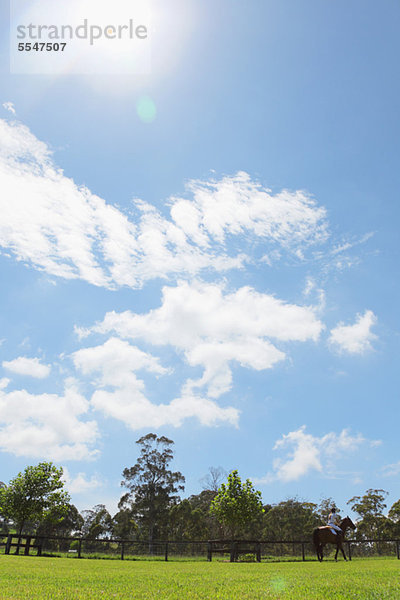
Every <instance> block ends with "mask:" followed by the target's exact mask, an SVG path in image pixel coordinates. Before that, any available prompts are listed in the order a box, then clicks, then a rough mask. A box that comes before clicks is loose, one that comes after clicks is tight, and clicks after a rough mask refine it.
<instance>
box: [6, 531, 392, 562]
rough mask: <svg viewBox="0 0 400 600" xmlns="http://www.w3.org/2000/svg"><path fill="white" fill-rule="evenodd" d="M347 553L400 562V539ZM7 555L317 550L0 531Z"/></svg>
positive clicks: (297, 544) (274, 557) (299, 543)
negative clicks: (40, 534)
mask: <svg viewBox="0 0 400 600" xmlns="http://www.w3.org/2000/svg"><path fill="white" fill-rule="evenodd" d="M345 544H346V546H347V554H348V556H349V559H350V560H351V558H352V556H360V555H362V556H368V555H376V554H378V555H379V554H381V555H389V554H390V555H393V554H394V555H396V557H397V559H399V560H400V540H398V539H389V540H382V539H368V540H356V539H349V540H346V541H345ZM1 547H4V554H11V553H12V549H14V548H15V551H14V552H13V554H20V550H22V549H23V551H24V555H25V556H28V555H29V554H30V552H31V550H32V549H35V550H36V554H37V556H42V555H43V554H46V555H48V554H60V553H61V554H65V555H67V556H70V557H73V558H84V557H100V555H101V556H102V557H103V556H104V555H106V556H107V557H109V558H115V559H120V560H124V559H127V558H130V559H135V560H138V559H140V558H152V559H155V560H165V561H168V560H170V559H171V558H173V557H175V558H178V557H182V558H186V559H195V558H196V559H203V560H208V561H211V560H212V559H213V556H215V555H216V554H217V555H222V556H227V557H229V560H230V561H235V560H238V559H239V558H240V557H241V556H243V555H245V558H246V559H247V560H251V559H252V560H256V561H258V562H261V561H262V560H263V561H279V560H301V561H305V560H307V559H309V560H310V559H311V557H313V558H314V556H315V549H314V546H313V544H312V542H311V541H310V540H251V539H250V540H238V539H217V540H189V541H176V540H163V541H159V540H157V541H153V542H149V541H147V542H146V541H139V540H129V539H114V538H84V537H77V536H75V537H58V536H39V535H38V536H35V535H34V534H33V535H18V534H9V533H4V534H2V533H1V532H0V548H1Z"/></svg>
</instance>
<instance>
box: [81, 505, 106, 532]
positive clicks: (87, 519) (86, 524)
mask: <svg viewBox="0 0 400 600" xmlns="http://www.w3.org/2000/svg"><path fill="white" fill-rule="evenodd" d="M82 517H83V526H82V535H83V536H84V537H87V538H90V539H95V538H107V537H109V536H110V534H111V531H112V519H111V515H110V513H109V512H108V510H107V509H106V507H105V506H104V504H97V505H96V506H94V507H93V509H92V510H84V511H82Z"/></svg>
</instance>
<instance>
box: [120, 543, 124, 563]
mask: <svg viewBox="0 0 400 600" xmlns="http://www.w3.org/2000/svg"><path fill="white" fill-rule="evenodd" d="M124 551H125V544H124V542H121V560H124Z"/></svg>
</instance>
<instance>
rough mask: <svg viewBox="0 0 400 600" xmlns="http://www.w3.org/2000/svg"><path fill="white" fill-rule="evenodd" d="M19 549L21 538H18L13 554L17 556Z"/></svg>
mask: <svg viewBox="0 0 400 600" xmlns="http://www.w3.org/2000/svg"><path fill="white" fill-rule="evenodd" d="M20 547H21V536H20V535H19V536H18V542H17V549H16V550H15V554H19V549H20Z"/></svg>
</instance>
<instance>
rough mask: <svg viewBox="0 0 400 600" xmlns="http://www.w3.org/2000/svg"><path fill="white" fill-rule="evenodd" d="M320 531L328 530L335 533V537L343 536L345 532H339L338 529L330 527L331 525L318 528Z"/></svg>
mask: <svg viewBox="0 0 400 600" xmlns="http://www.w3.org/2000/svg"><path fill="white" fill-rule="evenodd" d="M318 529H324V530H328V529H329V531H331V532H332V533H333V535H342V533H343V532H340V531H337V530H336V529H333V527H330V526H329V525H321V527H318Z"/></svg>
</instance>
